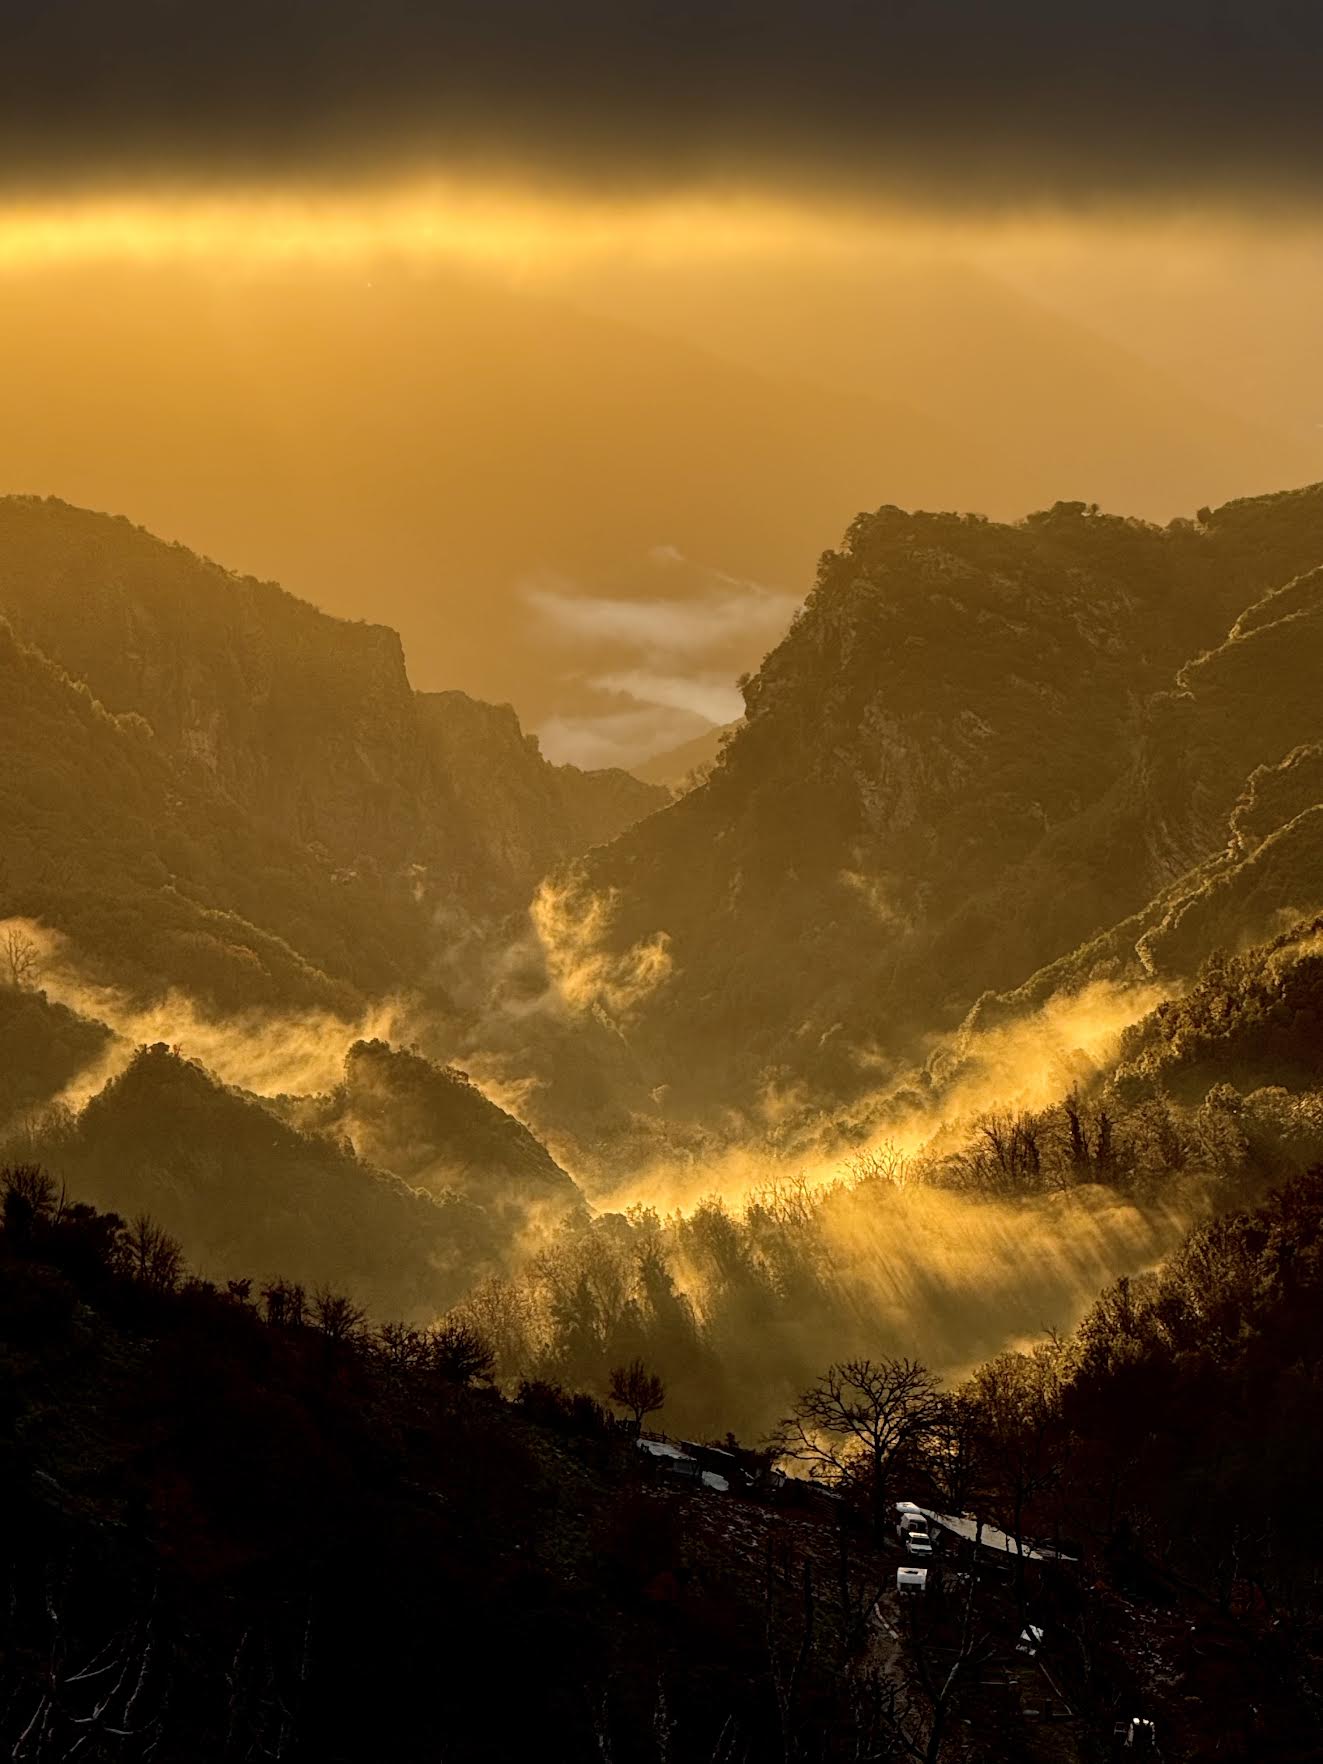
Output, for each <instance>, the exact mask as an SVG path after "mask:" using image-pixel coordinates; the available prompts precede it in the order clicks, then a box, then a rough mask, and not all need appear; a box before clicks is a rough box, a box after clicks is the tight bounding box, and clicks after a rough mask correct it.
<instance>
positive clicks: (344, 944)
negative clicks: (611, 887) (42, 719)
mask: <svg viewBox="0 0 1323 1764" xmlns="http://www.w3.org/2000/svg"><path fill="white" fill-rule="evenodd" d="M0 615H3V616H6V617H8V619H9V620H10V621H11V623H12V625H13V627H14V630H15V632H16V633H17V634H18V636H19V637H20V638H21V639H23V640H25V641H26V642H27V643H28V644H30V645H32V646H34V647H35V648H36V649H39V650H40V651H41V653H42V655H43V656H44V657H46V658H48V660H49V661H50V662H53V663H54V664H55V668H56V669H58V670H63V673H64V674H66V675H68V676H69V677H70V678H71V679H72V680H73V681H77V682H81V683H82V684H83V685H84V686H85V688H86V692H85V693H84V700H85V702H84V701H79V702H78V703H75V701H74V699H72V698H70V697H69V691H70V690H71V689H70V688H69V685H68V681H65V682H64V685H63V686H62V687H61V686H58V685H57V684H55V680H56V674H55V672H54V671H51V672H50V679H49V681H48V682H47V684H46V686H45V687H44V688H42V689H41V692H40V693H38V689H37V687H36V685H35V681H36V677H37V674H38V673H39V672H40V670H39V668H38V667H37V664H36V662H35V661H34V660H33V659H31V658H29V659H28V660H27V661H25V662H23V663H22V664H20V662H19V660H18V656H19V653H20V652H19V649H18V646H16V645H15V644H14V643H13V641H12V639H6V645H7V647H6V649H5V657H4V659H5V665H6V666H7V667H8V668H9V669H10V670H11V671H12V670H14V669H20V670H21V671H25V673H26V677H27V680H28V691H29V692H30V693H37V694H38V696H42V697H43V703H44V704H46V705H47V713H46V714H49V715H50V716H54V714H55V713H54V711H53V709H51V708H50V707H51V706H52V705H53V702H54V699H55V698H58V697H59V696H60V693H61V691H63V693H64V703H65V707H66V709H67V710H69V711H71V712H72V713H75V714H72V720H71V721H70V723H69V726H68V728H67V729H66V730H65V731H64V732H63V733H62V734H55V733H53V731H48V732H47V734H46V735H44V736H42V737H40V738H35V730H34V728H33V725H32V722H31V716H30V712H31V710H32V705H31V704H29V705H28V706H27V708H26V709H25V708H23V701H22V700H21V699H20V700H19V701H16V702H13V703H11V704H10V705H8V706H7V709H6V715H7V719H8V724H9V727H10V729H11V731H12V733H13V739H11V740H10V741H8V742H6V745H5V747H4V749H3V753H4V764H3V776H2V777H0V788H3V792H4V796H5V799H6V806H7V810H8V815H7V822H8V825H9V827H10V828H11V830H12V831H13V832H14V834H15V836H16V837H17V839H18V842H19V845H20V847H22V846H24V845H25V844H27V843H28V841H29V836H31V839H32V840H33V841H34V842H35V843H37V844H42V845H43V846H44V851H43V856H42V862H43V863H44V866H45V872H44V873H48V872H49V870H50V867H51V865H52V864H54V863H55V862H56V857H57V853H59V852H60V851H61V848H65V856H66V857H67V858H68V859H69V860H70V863H71V864H72V870H71V874H72V875H73V876H74V878H75V880H74V882H73V883H72V884H71V885H72V886H75V887H78V886H81V885H82V884H83V883H85V882H86V881H87V879H88V878H89V877H90V876H94V875H97V874H98V873H99V872H101V871H104V869H105V867H106V864H107V862H108V861H110V860H111V854H115V855H114V863H115V865H116V866H117V870H118V874H117V880H116V883H115V887H114V892H115V893H116V895H117V896H118V897H120V898H121V899H122V900H123V901H124V903H125V905H124V911H125V912H126V913H129V914H131V915H134V916H136V917H137V918H139V919H142V920H146V919H147V918H149V917H150V915H151V913H153V912H155V911H156V910H157V908H158V904H159V903H158V901H157V900H155V899H153V900H151V901H148V900H147V899H146V898H144V899H143V900H142V901H140V902H138V903H137V904H136V905H135V904H133V902H132V898H131V897H132V895H133V893H134V891H135V890H141V891H144V892H145V891H150V890H152V889H153V888H160V887H162V886H164V887H165V888H167V889H178V888H180V887H183V888H184V889H185V890H186V891H188V892H191V893H192V894H193V895H195V896H196V897H197V899H198V901H199V904H200V905H202V906H204V907H205V908H207V909H209V910H214V911H216V912H220V913H235V914H238V915H239V916H241V917H242V918H243V919H245V920H246V921H248V923H249V924H251V925H253V926H256V927H260V928H262V929H263V930H265V931H268V932H271V933H274V934H275V935H276V936H278V937H279V938H280V939H282V940H283V941H284V942H286V943H288V944H289V946H290V951H291V959H293V960H294V961H295V962H296V963H297V961H299V960H303V961H305V962H307V963H309V964H311V965H313V966H315V967H317V968H318V969H320V970H322V971H323V972H324V973H325V974H327V975H329V976H330V977H332V978H333V980H334V981H335V982H336V983H338V984H340V985H341V986H346V985H347V986H350V987H352V988H355V989H357V990H358V991H360V992H362V991H368V992H371V991H379V990H383V989H385V988H387V987H389V986H391V985H395V984H398V983H399V982H400V980H401V979H402V978H403V977H404V976H409V977H413V976H415V975H416V974H417V973H418V972H419V970H420V967H421V965H422V953H421V952H422V947H423V944H424V942H425V940H426V939H427V937H428V936H429V934H430V925H431V917H432V915H433V914H434V913H435V912H436V911H437V910H438V909H439V908H444V909H445V911H446V912H448V913H452V914H454V913H458V914H460V915H461V916H463V917H477V918H481V919H491V918H492V917H494V916H499V915H501V914H503V913H506V912H510V911H515V910H517V909H518V908H520V907H521V906H522V905H523V904H525V903H526V901H527V899H528V897H529V895H530V894H531V892H532V890H533V888H534V887H535V885H536V883H537V881H538V880H539V878H540V877H541V876H542V875H543V874H544V873H545V871H546V870H547V869H548V868H549V867H550V866H551V865H552V864H554V863H556V862H557V861H560V860H563V859H564V858H565V857H567V856H569V855H571V854H574V853H577V852H579V851H581V850H584V849H586V848H587V847H588V846H590V845H592V844H594V843H595V842H597V841H599V840H601V839H604V838H607V837H609V836H610V835H611V834H613V833H615V832H617V831H619V830H620V829H621V828H622V827H623V826H625V825H627V824H628V822H629V821H630V820H632V819H634V818H636V817H637V816H638V815H640V814H644V813H646V812H648V811H649V810H650V809H651V808H653V807H655V806H658V805H659V804H660V803H662V802H664V801H665V800H666V798H665V793H664V792H663V791H661V790H660V789H655V788H650V787H649V786H647V785H645V784H643V783H641V782H639V781H638V780H636V779H634V778H632V777H630V776H629V775H628V774H626V773H623V772H621V773H609V774H590V773H582V772H578V771H576V770H575V769H574V768H572V767H553V766H551V765H549V764H548V763H547V762H546V761H545V760H544V759H543V758H542V757H541V755H540V754H539V753H538V751H537V746H536V743H535V742H534V741H532V740H530V739H528V738H526V737H524V736H523V735H522V733H521V732H520V730H519V727H518V724H517V721H516V720H515V718H514V715H513V712H511V711H509V710H508V709H498V708H496V707H493V706H486V705H479V704H477V703H476V702H475V701H473V700H470V699H467V698H465V697H464V696H463V695H462V694H458V693H456V694H442V695H427V696H425V697H421V698H420V697H418V696H416V695H415V694H414V693H413V692H412V690H411V688H410V686H409V682H408V678H407V676H406V674H405V669H404V658H403V654H402V651H401V647H400V641H399V638H398V637H397V636H396V634H395V633H394V632H393V631H389V630H386V629H385V628H384V627H382V626H377V625H367V624H348V623H345V622H344V621H342V620H337V619H332V618H329V617H327V616H326V615H325V614H323V613H321V612H319V611H317V609H316V608H314V607H312V606H309V605H307V604H306V603H304V602H302V601H299V600H296V599H294V597H293V596H291V595H288V594H286V593H284V592H283V591H282V590H281V589H279V588H278V587H276V586H275V585H274V584H271V583H260V582H255V581H253V580H251V579H246V578H238V577H235V576H232V575H230V574H229V573H228V572H226V571H224V570H221V569H219V568H218V567H217V566H215V565H213V564H210V563H206V562H204V561H203V560H201V559H199V558H196V557H194V556H193V555H192V554H191V553H189V552H187V551H185V550H184V549H183V548H182V547H179V546H169V545H165V544H162V543H161V542H160V541H159V540H156V539H153V538H152V537H151V536H150V535H149V534H147V533H145V532H143V531H141V530H140V529H137V528H134V527H132V526H130V525H129V523H128V522H126V521H124V520H112V519H109V518H107V517H105V516H101V515H94V514H89V513H87V512H86V511H83V510H78V509H73V508H69V507H68V506H67V505H65V504H63V503H59V502H53V501H41V500H38V499H36V498H30V497H11V498H7V499H4V500H0ZM43 695H44V696H43ZM94 701H95V702H94ZM33 702H34V703H35V700H34V701H33ZM98 707H102V708H101V709H98ZM117 718H118V719H119V722H116V721H115V719H117ZM25 719H26V720H27V723H28V727H27V728H26V729H19V728H18V723H19V722H20V721H22V720H25ZM130 725H131V727H130ZM75 730H76V731H77V735H76V737H75ZM34 738H35V739H34ZM98 742H102V743H105V744H106V745H107V753H106V754H100V753H98V752H96V751H94V750H95V748H96V747H97V744H98ZM70 743H73V745H74V746H76V747H78V748H79V752H80V756H81V757H79V758H78V759H77V760H75V759H74V757H73V748H72V747H69V744H70ZM38 744H39V745H40V746H42V747H45V748H48V749H49V750H50V751H49V752H48V753H47V754H46V755H45V756H44V757H43V756H42V755H41V754H39V753H38V752H37V751H36V746H37V745H38ZM66 748H68V750H69V751H68V762H67V763H60V762H58V761H57V759H56V757H55V756H56V755H57V754H60V753H63V752H64V751H65V749H66ZM111 748H113V749H114V755H113V757H112V756H111V755H110V752H109V750H110V749H111ZM57 763H58V764H60V770H61V773H62V777H61V780H60V781H59V786H58V789H57V790H56V793H55V794H54V795H52V794H50V792H49V791H47V793H46V796H45V801H44V803H43V801H42V800H39V795H40V793H39V792H38V789H37V786H38V783H39V782H40V781H42V779H43V774H46V775H47V778H46V781H47V782H48V783H54V782H55V780H53V779H51V778H50V777H49V774H50V772H51V768H52V767H53V766H55V765H57ZM107 767H109V768H110V771H111V772H114V774H115V775H114V777H113V778H112V776H110V775H109V774H108V773H107ZM98 774H100V776H99V777H98ZM130 774H133V776H130ZM94 778H96V779H97V782H96V783H95V785H93V784H92V782H91V781H92V780H93V779H94ZM60 791H63V792H64V793H65V794H64V796H63V798H62V797H61V795H60ZM70 792H72V793H73V795H74V796H76V797H78V799H79V802H80V803H81V802H82V797H83V796H84V795H85V796H86V797H87V799H88V800H87V801H86V803H85V804H82V806H81V807H79V808H78V810H77V812H75V805H74V802H73V801H72V800H70V797H69V793H70ZM93 797H95V800H92V798H93ZM135 802H137V803H138V805H139V806H138V807H137V808H136V809H135V808H133V807H131V806H130V805H131V804H133V803H135ZM56 803H62V807H61V812H60V815H59V817H58V823H57V824H55V825H54V826H48V825H47V824H46V822H45V821H44V820H43V816H44V815H46V814H47V813H48V811H49V809H50V808H51V807H52V806H54V804H56ZM149 805H150V806H149ZM121 811H122V813H123V815H124V816H125V817H126V818H125V819H124V820H123V822H122V824H118V825H117V824H116V823H117V817H118V816H119V815H120V813H121ZM181 823H182V825H181ZM39 825H40V827H41V829H42V832H41V834H40V836H38V834H37V831H36V830H37V828H38V826H39ZM93 829H95V832H94V831H93ZM47 834H49V835H50V836H51V840H53V843H51V842H50V841H48V840H47V839H46V835H47ZM71 842H75V843H76V844H77V846H78V848H79V853H78V858H77V862H76V863H74V862H73V857H74V853H73V851H72V850H71V849H69V848H70V846H71ZM204 850H205V851H206V853H207V858H206V862H205V864H204V865H203V866H202V867H204V868H205V869H206V871H207V876H206V880H205V886H204V885H203V883H202V882H201V881H200V880H199V878H198V875H197V871H198V869H199V863H200V861H201V860H200V858H199V853H200V851H204ZM35 861H36V859H35V856H34V862H35ZM38 867H39V868H40V867H41V865H40V864H39V865H38ZM20 868H21V866H20ZM79 877H81V883H80V882H79V881H78V878H79ZM8 884H9V887H10V888H11V889H14V888H18V889H19V892H20V893H22V892H23V888H22V879H21V878H20V879H18V880H16V878H15V875H14V874H12V873H11V875H10V877H9V878H8ZM54 892H55V894H57V895H58V893H59V892H60V890H59V889H58V888H57V889H56V890H55V891H54ZM29 896H31V900H32V906H31V910H32V911H34V912H36V913H38V914H43V915H45V914H49V913H51V912H52V911H54V910H55V909H54V907H53V906H52V904H51V901H50V898H49V897H48V895H47V894H46V893H45V892H43V891H42V890H40V889H38V890H36V892H35V893H34V892H33V891H32V889H30V888H29V889H28V890H27V893H26V894H23V898H24V899H27V898H28V897H29ZM15 898H16V899H17V898H18V896H17V895H16V896H15ZM168 916H169V914H168V910H167V917H168ZM66 918H67V915H66ZM53 922H54V923H56V924H57V925H61V926H62V928H66V929H67V928H70V927H69V926H68V924H65V923H63V922H62V921H61V919H60V918H59V917H58V914H57V916H56V917H55V919H54V920H53ZM77 929H78V931H79V935H80V936H83V937H85V938H90V939H91V940H92V942H93V944H95V942H96V939H95V936H94V927H93V926H92V924H91V923H90V921H89V917H88V915H87V914H84V915H83V916H82V917H81V919H79V920H78V924H77ZM102 941H103V942H104V941H105V940H102ZM122 941H124V942H125V943H126V944H130V943H131V944H132V945H133V946H134V947H133V948H132V949H131V950H129V951H128V953H129V954H130V955H131V956H132V957H134V958H135V959H138V958H140V959H141V960H142V961H143V963H144V964H145V965H149V964H148V958H149V955H150V952H151V938H150V936H149V935H148V934H147V933H146V932H145V931H143V930H142V929H141V928H139V929H138V930H135V931H131V932H127V933H126V935H125V938H124V939H123V940H122ZM98 953H101V954H105V953H106V951H105V950H104V949H102V950H100V951H98ZM112 953H113V952H112ZM169 953H170V946H169V944H168V943H167V945H166V952H165V955H164V956H163V957H162V959H161V962H160V974H161V977H162V978H164V979H168V980H176V981H179V982H180V983H183V984H192V983H193V982H194V976H192V975H191V974H190V973H188V972H186V971H185V969H184V968H183V967H180V965H179V964H178V963H175V964H173V965H172V962H171V960H170V959H169ZM268 966H269V964H268ZM232 978H236V977H233V976H232ZM236 983H237V982H236ZM203 990H204V993H205V992H206V991H207V990H208V989H206V988H204V989H203ZM304 990H306V988H305V989H304ZM241 992H242V988H241V987H240V988H239V993H241ZM269 992H270V989H266V990H263V988H262V987H257V988H255V989H254V991H253V994H252V999H251V1001H250V1002H267V1000H268V998H269ZM236 996H237V995H236Z"/></svg>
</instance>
